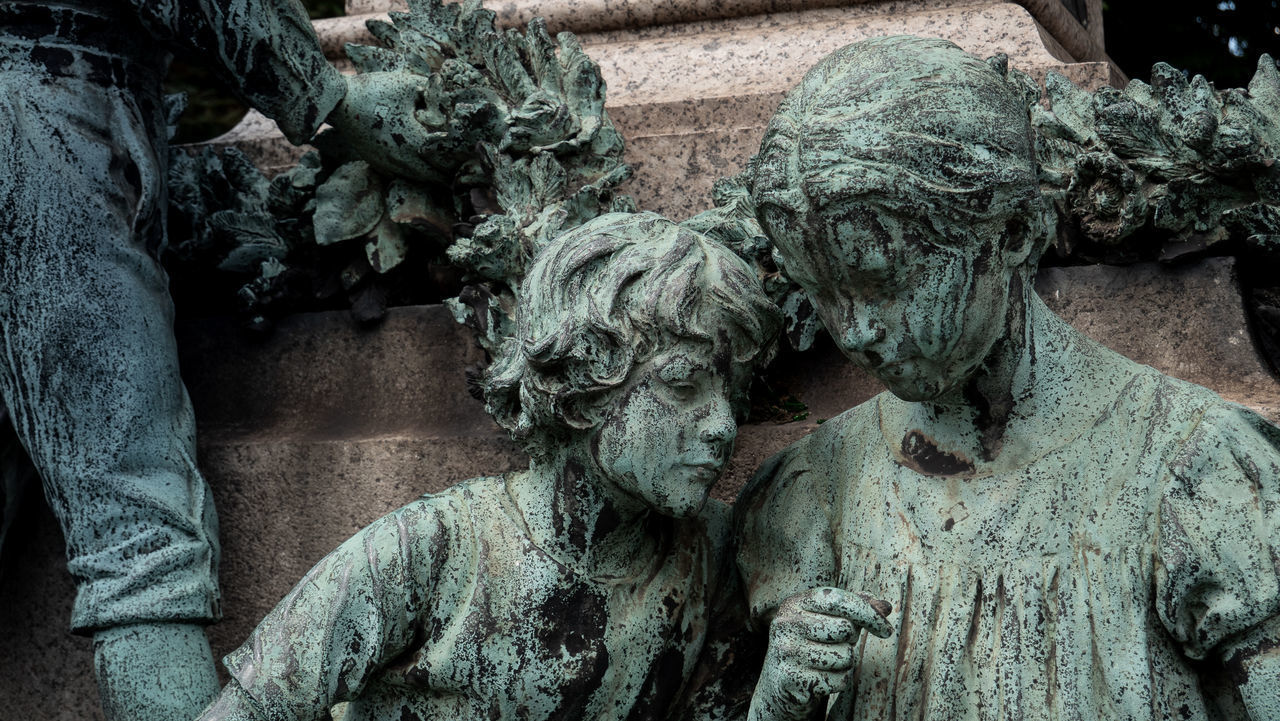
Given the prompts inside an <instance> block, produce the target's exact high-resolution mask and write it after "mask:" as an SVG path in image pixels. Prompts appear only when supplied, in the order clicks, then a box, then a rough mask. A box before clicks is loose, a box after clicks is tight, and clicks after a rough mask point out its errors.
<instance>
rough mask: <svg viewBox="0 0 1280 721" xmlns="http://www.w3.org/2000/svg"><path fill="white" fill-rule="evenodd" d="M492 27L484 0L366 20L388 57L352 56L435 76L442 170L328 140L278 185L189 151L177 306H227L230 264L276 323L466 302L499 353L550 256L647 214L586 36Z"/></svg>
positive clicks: (462, 316) (428, 120)
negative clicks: (544, 254)
mask: <svg viewBox="0 0 1280 721" xmlns="http://www.w3.org/2000/svg"><path fill="white" fill-rule="evenodd" d="M494 17H495V16H494V14H493V13H492V12H490V11H488V10H485V9H483V8H482V7H481V6H480V3H479V2H477V1H475V0H472V1H471V2H467V3H465V4H462V5H456V4H447V5H446V4H444V3H442V2H440V0H414V1H413V2H410V8H409V12H408V13H392V14H391V21H390V22H384V21H370V22H369V24H368V26H369V30H370V31H371V32H372V33H373V34H374V35H375V36H376V37H377V38H378V39H379V41H381V43H382V44H383V45H382V47H375V46H363V45H349V46H348V47H347V53H348V56H349V57H350V58H351V60H352V62H353V63H354V64H355V66H356V68H357V70H358V71H360V72H361V73H373V72H382V71H396V72H402V73H409V74H412V75H414V76H417V77H420V78H421V85H420V86H419V95H418V97H417V98H416V100H417V104H416V107H415V108H414V110H413V119H414V121H416V122H418V123H420V124H421V125H422V126H423V127H424V128H426V129H427V130H428V131H429V135H428V137H429V145H428V146H427V147H423V148H420V152H421V154H422V156H423V158H424V159H425V160H426V161H427V163H428V165H429V171H428V172H427V177H423V178H420V179H417V180H409V179H405V178H391V177H385V176H383V175H382V174H380V173H379V172H378V171H376V170H374V169H373V168H372V167H371V166H370V165H369V164H368V163H366V162H364V161H363V160H360V159H358V158H355V157H352V155H351V153H350V151H349V150H348V149H347V148H345V147H343V146H341V145H339V144H338V143H336V142H335V141H334V139H333V136H331V135H330V134H329V133H322V134H321V135H320V136H318V137H317V138H316V140H315V145H316V147H317V148H318V149H319V153H309V154H308V155H306V156H304V157H303V159H302V161H301V162H300V163H299V164H298V166H297V167H295V168H293V169H291V170H289V171H286V172H285V173H282V174H281V175H279V176H277V177H275V178H273V179H271V180H268V179H267V178H265V177H264V176H263V175H262V174H261V173H260V172H258V171H257V169H256V168H254V167H253V165H252V163H250V162H249V161H248V159H247V158H245V157H244V156H243V155H242V154H240V153H239V152H238V151H236V150H234V149H226V150H222V151H215V150H211V149H206V150H205V151H204V152H203V153H202V154H200V155H197V156H191V155H186V154H181V153H175V158H174V160H173V162H172V166H171V170H170V183H171V203H172V206H173V209H172V212H171V218H172V222H171V227H170V237H171V239H172V240H173V241H174V251H173V253H172V254H171V258H170V259H169V266H170V269H171V272H172V273H173V274H174V275H175V276H176V280H175V286H177V287H178V288H179V293H180V295H181V291H182V288H183V286H189V287H191V288H196V289H198V291H197V293H199V292H203V297H198V298H194V299H193V300H192V301H189V302H194V303H196V304H200V305H215V306H216V305H217V300H216V299H214V298H212V297H210V295H209V294H210V293H213V292H216V290H217V289H216V287H215V288H210V286H211V285H213V286H217V285H218V284H219V283H221V284H224V285H225V284H226V282H227V281H226V280H225V279H224V280H221V281H218V280H214V279H211V278H210V277H209V274H208V268H209V267H210V266H216V267H217V268H218V269H219V270H221V271H224V272H225V273H227V274H230V276H232V277H234V278H235V283H236V284H237V285H238V287H237V289H236V293H237V295H238V297H239V301H240V303H241V305H242V308H243V309H244V310H246V311H247V312H248V314H249V316H250V318H251V323H253V324H254V325H259V326H263V325H267V324H268V323H269V318H270V317H271V316H273V315H277V314H280V313H284V312H290V311H296V310H313V309H318V308H325V307H336V306H339V305H342V304H343V303H344V302H345V303H349V304H350V305H351V307H352V310H353V312H354V313H355V315H356V316H357V318H359V319H362V320H373V319H376V318H378V317H380V316H381V314H382V312H383V310H384V309H385V307H386V305H387V304H388V303H413V302H431V301H436V300H440V299H441V298H443V297H445V296H447V295H451V294H453V293H458V292H459V291H461V292H460V298H459V299H455V300H453V301H452V303H451V304H452V307H453V308H454V312H455V314H456V315H457V316H458V318H459V320H462V321H465V322H467V323H469V324H470V325H472V326H473V327H474V328H475V329H476V330H477V331H478V332H479V333H480V336H481V340H482V342H483V343H484V344H485V345H486V346H487V347H490V348H493V347H495V345H496V341H497V339H499V338H500V337H501V335H502V334H503V328H505V327H506V325H507V323H509V315H510V308H511V307H512V296H511V293H512V291H513V290H514V289H515V288H516V287H517V285H518V282H519V278H520V277H521V276H522V274H523V272H524V266H525V264H526V263H527V261H528V260H529V258H530V257H531V256H532V254H533V253H534V252H535V250H536V249H537V248H538V247H540V246H541V245H542V244H543V243H545V242H547V241H548V240H550V239H551V238H553V237H555V236H556V235H557V234H559V233H560V232H562V231H564V230H567V229H569V228H572V227H576V226H577V225H580V224H581V223H583V222H585V221H587V220H590V219H591V218H594V217H596V216H598V215H600V214H602V213H604V212H608V211H610V210H630V209H632V208H633V206H632V204H631V202H630V199H629V198H626V197H625V196H616V195H615V193H614V190H615V188H617V186H618V185H619V184H620V183H622V182H623V181H624V180H625V179H626V178H627V177H628V176H629V175H630V170H629V168H627V166H625V165H623V163H622V160H621V159H622V150H623V142H622V138H621V136H620V135H619V134H618V132H617V131H616V130H615V129H614V127H613V124H612V122H611V121H610V120H609V118H608V116H607V114H606V113H605V110H604V99H605V85H604V81H603V80H602V79H601V77H600V72H599V68H598V67H597V66H596V65H595V63H593V62H592V61H591V59H590V58H588V57H587V55H586V54H585V53H584V52H583V50H582V47H581V46H580V45H579V44H578V41H577V39H576V38H575V37H574V36H573V35H571V34H568V33H562V34H560V35H559V36H558V37H557V38H555V39H552V38H551V36H550V35H549V34H548V33H547V30H546V26H545V24H544V23H543V22H542V21H541V20H535V21H533V22H532V23H530V24H529V27H528V28H527V30H526V31H524V32H520V31H516V30H507V31H499V30H497V29H496V28H495V25H494ZM204 291H207V292H204ZM186 295H187V296H188V297H190V296H192V295H193V293H191V292H188V293H186ZM179 304H180V305H182V304H183V301H182V300H181V299H180V301H179Z"/></svg>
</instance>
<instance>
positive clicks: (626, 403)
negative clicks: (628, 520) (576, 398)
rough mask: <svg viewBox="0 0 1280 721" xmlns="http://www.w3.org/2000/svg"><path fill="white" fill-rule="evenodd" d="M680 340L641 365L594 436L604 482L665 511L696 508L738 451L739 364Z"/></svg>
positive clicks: (689, 512) (683, 513)
mask: <svg viewBox="0 0 1280 721" xmlns="http://www.w3.org/2000/svg"><path fill="white" fill-rule="evenodd" d="M712 350H713V349H712V346H711V344H710V343H696V342H681V343H678V344H677V345H676V346H675V347H673V348H672V349H670V350H668V351H666V352H663V353H659V354H658V355H656V356H655V357H653V358H651V359H650V360H648V361H646V362H644V363H642V364H640V365H638V366H636V368H635V369H634V370H633V371H632V373H631V376H630V378H629V379H628V381H627V383H626V384H625V385H624V386H623V387H622V388H620V389H619V390H617V391H616V395H615V401H614V402H613V403H612V404H611V406H610V408H609V409H608V410H607V412H606V415H605V417H604V420H603V422H602V423H601V424H600V425H599V426H598V427H597V428H596V430H595V432H594V433H593V435H592V437H591V439H590V443H591V446H590V452H589V455H590V456H591V460H592V462H593V463H594V464H595V466H596V470H597V472H598V474H599V476H600V477H601V478H603V479H604V480H605V482H607V483H610V484H612V485H613V486H615V487H616V488H617V489H618V490H621V491H622V492H623V493H624V494H626V495H628V496H631V497H633V498H635V499H637V500H640V501H643V502H644V503H645V504H647V505H649V506H650V507H652V508H653V509H655V510H657V511H658V512H659V513H662V514H664V515H667V516H672V517H676V518H686V517H690V516H694V515H697V513H698V511H699V510H701V509H702V506H703V504H705V503H706V500H707V496H708V494H709V493H710V492H711V487H712V485H714V484H715V482H716V480H717V479H718V478H719V477H720V474H721V472H722V471H723V470H724V466H725V463H726V462H727V461H728V459H729V455H730V453H732V451H733V440H734V438H735V437H736V436H737V432H738V425H737V422H736V420H735V414H734V399H735V398H737V397H738V396H739V395H740V394H739V393H738V391H737V389H738V388H739V386H740V383H741V382H742V380H743V378H742V376H743V374H744V373H745V371H744V370H742V369H732V368H726V367H725V365H736V364H725V363H723V362H721V363H719V364H717V362H716V359H715V357H714V354H713V352H712Z"/></svg>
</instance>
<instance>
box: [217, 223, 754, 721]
mask: <svg viewBox="0 0 1280 721" xmlns="http://www.w3.org/2000/svg"><path fill="white" fill-rule="evenodd" d="M778 325H779V318H778V316H777V311H776V310H775V309H774V308H773V307H772V305H771V304H770V303H769V302H768V300H767V299H766V297H765V296H764V294H763V292H762V291H761V289H760V287H759V282H758V280H757V279H756V277H755V276H754V274H753V273H752V271H751V270H750V269H749V268H748V267H747V266H746V265H745V264H744V263H743V262H742V261H741V260H739V259H738V258H737V257H736V256H734V255H733V254H732V253H731V252H730V251H728V250H726V249H725V248H723V247H721V246H719V245H717V244H715V243H713V242H711V241H709V240H707V239H706V238H704V237H702V236H700V235H698V234H696V233H694V232H691V231H688V230H685V229H682V228H680V227H679V226H677V225H675V224H673V223H671V222H670V221H667V220H664V219H662V218H660V217H658V216H656V215H651V214H639V215H623V214H613V215H607V216H604V217H601V218H598V219H596V220H594V221H591V222H590V223H587V224H586V225H584V226H582V227H580V228H578V229H576V230H574V231H572V232H570V233H568V234H566V235H564V236H562V237H560V238H558V239H557V240H556V241H554V242H552V243H551V244H549V245H548V246H547V247H546V248H545V249H544V250H543V252H541V253H540V254H539V255H538V256H537V258H536V259H535V260H534V262H533V264H532V266H531V268H530V270H529V272H528V274H527V275H526V277H525V279H524V280H523V282H522V284H521V289H520V299H519V308H518V312H517V327H518V332H517V334H516V336H515V337H514V338H512V339H510V341H509V342H508V344H507V347H506V349H505V350H506V352H505V354H504V356H503V357H502V358H501V359H500V360H499V361H498V362H496V363H495V366H494V367H493V368H491V369H490V372H489V374H488V376H487V377H486V381H485V394H486V399H487V404H488V408H489V409H490V411H491V412H492V413H493V415H494V416H495V417H496V418H497V420H498V422H499V423H500V424H501V425H502V426H503V427H505V428H507V429H508V430H510V431H511V433H512V435H513V436H514V437H515V438H516V439H517V441H519V442H520V443H521V444H522V445H523V446H524V447H525V448H526V449H527V450H528V452H529V455H530V457H531V462H530V465H529V468H528V470H524V471H520V472H515V473H509V474H506V475H503V476H494V477H488V478H477V479H473V480H470V481H466V482H463V483H460V484H458V485H456V486H454V487H452V488H450V489H448V490H446V491H444V492H442V493H439V494H435V495H429V496H425V497H423V498H421V499H419V500H417V501H414V502H413V503H410V504H409V505H407V506H405V507H404V508H402V509H400V510H398V511H395V512H393V513H391V514H389V515H387V516H385V517H384V518H382V519H380V520H378V521H375V522H374V523H373V524H371V525H369V526H368V527H367V528H365V529H364V530H362V531H360V532H359V533H358V534H356V535H355V536H354V537H353V538H351V539H350V540H348V541H347V542H345V543H344V544H342V545H341V546H340V547H339V548H338V549H337V550H335V551H333V552H332V553H330V554H329V555H328V556H327V557H325V558H324V559H323V560H321V561H320V562H319V563H318V564H317V565H316V566H315V568H313V569H312V570H311V571H310V572H309V573H308V574H307V576H306V577H305V578H304V579H303V580H302V581H301V582H300V583H299V584H298V585H297V587H296V588H294V590H293V591H292V592H291V593H290V594H289V595H288V596H287V597H286V598H285V599H284V600H283V601H282V602H281V603H280V604H279V606H277V607H276V609H275V610H274V611H272V612H271V613H270V614H269V615H268V616H267V617H266V619H264V620H263V621H262V623H261V625H260V626H259V627H258V629H257V630H256V631H254V633H253V635H252V636H251V637H250V638H249V640H248V641H247V642H246V643H245V644H244V645H243V646H242V647H241V648H240V649H239V650H237V651H235V652H234V653H232V654H230V655H229V656H228V657H227V666H228V668H229V670H230V671H231V675H232V677H233V678H232V680H231V682H230V683H229V684H228V686H227V687H226V688H225V689H224V691H223V693H222V696H221V697H220V698H219V700H218V701H217V702H216V703H215V704H214V706H212V707H211V708H210V709H209V710H208V711H207V712H206V714H205V716H204V718H206V719H321V718H328V713H329V709H330V707H331V706H332V705H334V704H335V703H338V702H341V701H349V702H350V703H349V705H348V707H347V711H346V717H345V718H346V719H347V721H355V720H356V719H387V720H396V721H398V720H400V719H420V720H422V721H426V720H428V719H555V720H557V721H561V720H567V719H649V718H653V719H658V718H669V717H678V716H683V715H702V714H704V713H705V714H709V715H716V714H719V713H732V712H733V704H734V703H735V701H734V699H736V700H737V701H741V702H743V704H742V705H745V696H749V694H750V691H751V683H752V681H753V680H754V677H753V674H752V673H750V672H747V673H742V672H734V667H733V664H734V663H749V662H750V658H751V654H750V653H747V652H746V649H741V648H739V649H732V648H730V647H729V645H728V644H727V643H719V644H710V645H709V644H708V643H707V639H708V631H709V624H710V623H711V621H712V617H713V614H715V615H718V616H720V617H718V618H717V619H716V621H717V622H718V623H732V621H733V618H734V617H735V615H736V616H737V618H738V619H739V620H740V621H741V620H742V610H741V602H740V600H739V599H740V596H741V594H740V590H739V589H738V587H737V586H736V583H735V582H734V581H733V579H734V574H733V573H732V570H731V559H729V558H728V554H727V551H726V537H727V531H728V524H729V521H728V507H727V506H726V505H725V504H723V503H721V502H719V501H716V500H709V498H708V493H709V491H710V489H711V486H712V484H714V483H715V481H716V480H717V479H718V478H719V476H720V474H721V471H722V470H723V468H724V466H725V463H726V461H727V460H728V458H729V454H730V452H731V450H732V448H733V441H734V438H735V436H736V434H737V424H736V420H735V419H736V417H737V414H738V412H739V411H740V410H741V409H742V406H741V404H742V401H743V400H744V398H745V394H746V389H747V384H748V379H749V377H750V374H751V370H752V368H753V365H754V364H755V363H756V362H757V360H759V359H760V355H761V354H762V352H764V351H763V350H762V349H765V348H768V347H769V346H770V342H771V340H772V337H773V336H774V334H775V333H776V330H777V328H778ZM726 562H727V564H728V565H726ZM734 659H737V660H736V661H735V660H734ZM755 661H756V663H758V662H759V656H756V657H755ZM700 663H701V664H702V665H703V666H705V667H706V668H716V669H717V670H719V669H718V668H717V667H723V668H724V670H725V671H727V672H728V674H729V675H727V676H724V677H722V678H720V679H714V678H710V677H705V676H704V677H702V678H700V679H695V680H692V681H691V680H689V679H690V677H691V676H694V675H695V669H696V668H698V667H699V664H700ZM726 664H727V665H726ZM735 683H736V684H737V685H738V686H740V687H743V688H740V689H739V690H738V691H734V690H733V689H732V688H730V687H732V686H733V685H734V684H735ZM695 686H696V687H697V688H696V691H695V688H694V687H695Z"/></svg>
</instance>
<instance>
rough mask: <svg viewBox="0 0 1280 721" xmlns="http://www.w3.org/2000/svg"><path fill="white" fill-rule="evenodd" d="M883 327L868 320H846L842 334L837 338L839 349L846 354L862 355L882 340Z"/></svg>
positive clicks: (854, 318)
mask: <svg viewBox="0 0 1280 721" xmlns="http://www.w3.org/2000/svg"><path fill="white" fill-rule="evenodd" d="M884 335H885V333H884V327H883V326H881V325H880V324H879V323H876V322H875V321H874V320H871V319H868V318H857V317H851V318H848V319H847V321H846V323H845V330H844V333H843V334H842V335H841V337H840V338H839V341H840V347H841V348H843V349H844V350H845V351H846V352H853V353H864V352H866V350H867V349H868V348H870V347H871V346H873V345H875V344H876V343H879V342H880V341H882V340H884Z"/></svg>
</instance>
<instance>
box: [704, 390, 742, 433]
mask: <svg viewBox="0 0 1280 721" xmlns="http://www.w3.org/2000/svg"><path fill="white" fill-rule="evenodd" d="M736 435H738V424H737V422H736V421H734V419H733V408H732V407H731V406H730V405H729V401H728V399H724V398H722V399H719V400H717V401H716V402H715V403H714V404H713V405H712V408H711V413H710V414H709V415H708V416H707V418H706V420H704V421H703V422H702V428H700V429H699V430H698V438H699V439H700V440H701V441H702V442H704V443H727V442H729V441H732V440H733V439H734V437H735V436H736Z"/></svg>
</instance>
